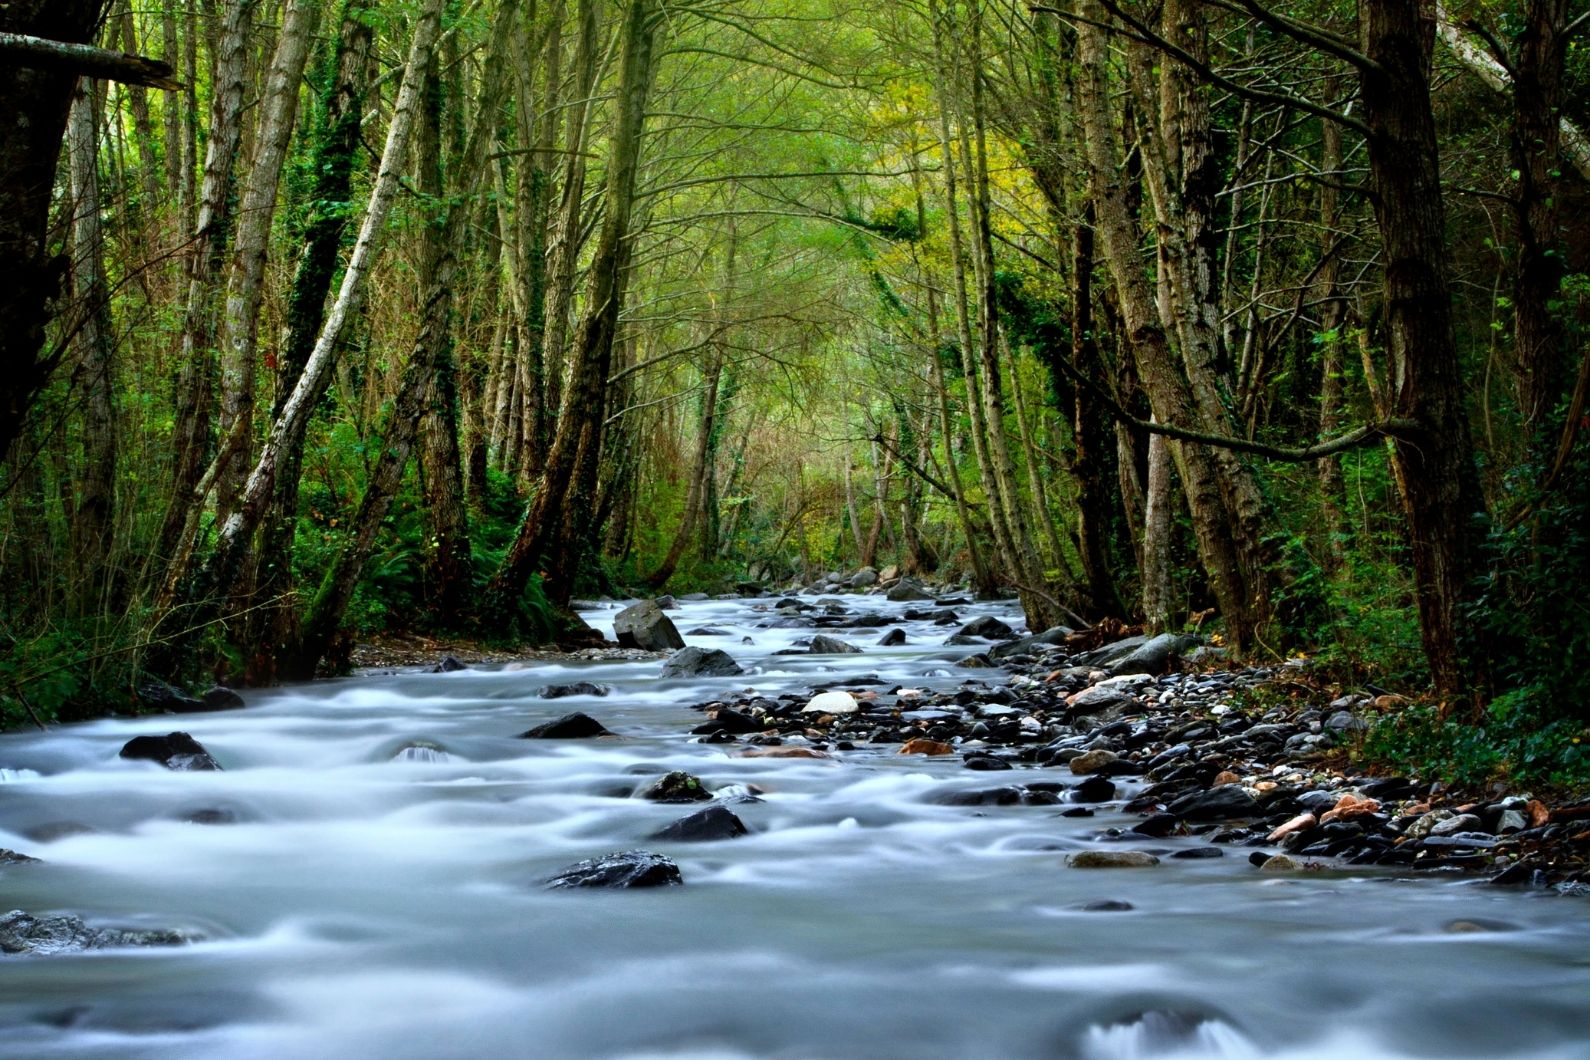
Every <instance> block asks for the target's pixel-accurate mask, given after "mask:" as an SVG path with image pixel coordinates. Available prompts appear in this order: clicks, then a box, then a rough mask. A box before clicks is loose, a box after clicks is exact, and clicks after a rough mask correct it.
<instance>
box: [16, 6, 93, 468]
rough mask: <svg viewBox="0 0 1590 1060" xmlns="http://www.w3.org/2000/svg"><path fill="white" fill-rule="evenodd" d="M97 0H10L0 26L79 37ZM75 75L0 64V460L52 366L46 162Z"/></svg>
mask: <svg viewBox="0 0 1590 1060" xmlns="http://www.w3.org/2000/svg"><path fill="white" fill-rule="evenodd" d="M104 6H105V5H104V3H103V0H13V2H12V3H9V4H6V5H5V7H4V8H0V31H3V32H6V33H26V34H29V35H32V36H36V37H45V38H48V39H50V40H59V41H68V42H75V43H87V42H88V41H90V40H92V39H93V37H94V32H95V30H96V29H97V28H98V26H99V20H100V14H101V12H102V11H103V10H104ZM76 84H77V77H76V75H75V74H73V73H71V72H69V71H61V70H41V69H36V68H32V67H26V66H18V65H12V64H9V63H8V64H6V65H5V66H4V67H0V173H3V174H5V179H4V181H0V261H4V262H6V265H7V271H8V272H9V273H10V275H11V279H10V280H9V281H7V282H6V283H3V284H0V462H3V461H4V460H5V459H6V456H7V454H9V453H10V451H11V446H12V443H13V442H14V441H15V440H16V438H17V437H18V435H19V434H21V432H22V423H23V420H24V419H25V418H26V417H27V414H28V409H29V408H30V407H31V406H32V404H33V400H34V398H35V396H36V395H37V394H38V392H39V391H40V390H42V389H43V388H44V384H45V382H46V381H48V379H49V377H50V373H51V372H53V371H54V370H55V367H56V365H57V364H59V363H60V359H61V356H62V353H63V352H64V351H62V350H58V349H56V350H46V349H45V345H44V341H45V334H44V329H45V327H46V326H47V325H48V324H49V322H50V317H51V310H50V302H51V301H52V300H53V299H54V298H55V297H56V296H57V295H58V294H59V292H60V289H61V285H62V281H63V280H64V279H65V277H66V272H67V268H68V263H67V261H66V260H65V258H63V257H58V256H55V255H52V254H51V253H50V249H49V239H48V235H47V231H48V226H49V219H50V196H51V193H52V192H53V190H54V188H55V166H56V160H57V159H58V158H59V156H60V153H61V139H62V136H63V135H64V134H65V132H66V117H67V112H68V111H69V110H70V108H71V105H72V92H73V89H74V87H75V86H76Z"/></svg>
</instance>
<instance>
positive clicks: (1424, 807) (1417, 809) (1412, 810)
mask: <svg viewBox="0 0 1590 1060" xmlns="http://www.w3.org/2000/svg"><path fill="white" fill-rule="evenodd" d="M1429 812H1430V804H1429V803H1428V802H1410V803H1408V804H1407V805H1406V806H1404V807H1403V808H1402V809H1401V810H1399V811H1398V813H1400V814H1401V815H1402V816H1403V817H1423V816H1424V815H1425V814H1427V813H1429Z"/></svg>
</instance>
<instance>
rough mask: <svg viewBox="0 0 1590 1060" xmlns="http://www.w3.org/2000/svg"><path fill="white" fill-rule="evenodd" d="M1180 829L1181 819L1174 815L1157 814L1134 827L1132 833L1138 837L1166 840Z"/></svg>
mask: <svg viewBox="0 0 1590 1060" xmlns="http://www.w3.org/2000/svg"><path fill="white" fill-rule="evenodd" d="M1179 828H1181V818H1180V817H1177V816H1176V815H1175V814H1173V813H1156V814H1154V815H1153V816H1152V817H1149V818H1147V819H1146V820H1143V821H1139V822H1138V823H1137V824H1135V825H1133V826H1132V831H1133V832H1135V833H1137V834H1138V835H1146V836H1148V837H1149V838H1150V839H1164V838H1165V837H1166V836H1168V835H1170V834H1172V833H1173V832H1175V831H1176V830H1177V829H1179Z"/></svg>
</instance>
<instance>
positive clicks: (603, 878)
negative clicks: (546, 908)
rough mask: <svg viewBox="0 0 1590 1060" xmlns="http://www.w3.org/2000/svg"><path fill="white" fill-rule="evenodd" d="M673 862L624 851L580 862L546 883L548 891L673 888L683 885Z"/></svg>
mask: <svg viewBox="0 0 1590 1060" xmlns="http://www.w3.org/2000/svg"><path fill="white" fill-rule="evenodd" d="M684 882H685V881H684V877H683V876H681V875H680V874H679V866H678V865H676V864H674V861H673V859H672V858H667V857H664V856H663V855H661V854H653V853H652V852H651V851H649V850H625V851H622V852H620V853H617V854H604V855H603V856H602V857H599V858H591V859H590V860H588V861H581V862H578V863H576V864H573V865H570V866H569V867H568V868H566V869H563V870H562V871H560V872H559V873H558V874H557V875H555V876H551V877H549V878H548V879H547V881H546V886H547V889H548V890H565V889H568V888H573V887H673V886H677V885H679V884H682V883H684Z"/></svg>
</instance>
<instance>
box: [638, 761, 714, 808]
mask: <svg viewBox="0 0 1590 1060" xmlns="http://www.w3.org/2000/svg"><path fill="white" fill-rule="evenodd" d="M640 797H641V798H643V799H650V800H651V801H652V802H707V801H708V800H710V799H711V798H712V792H710V791H708V790H707V786H706V785H705V784H703V783H701V781H700V780H699V779H698V778H696V777H693V776H691V775H690V774H689V773H686V772H683V771H682V770H677V769H676V770H674V771H673V772H672V773H669V774H668V775H667V776H665V777H663V778H662V779H661V780H659V781H657V782H656V783H655V784H653V785H652V786H651V787H649V788H647V789H646V790H645V791H643V792H641V793H640Z"/></svg>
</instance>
